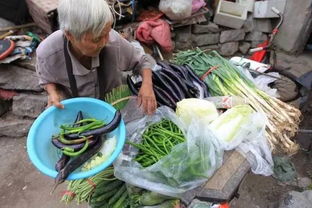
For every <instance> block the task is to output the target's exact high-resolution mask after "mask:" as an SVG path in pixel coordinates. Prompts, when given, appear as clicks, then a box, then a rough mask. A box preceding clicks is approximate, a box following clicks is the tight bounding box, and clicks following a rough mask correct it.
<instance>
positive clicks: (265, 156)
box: [236, 113, 274, 176]
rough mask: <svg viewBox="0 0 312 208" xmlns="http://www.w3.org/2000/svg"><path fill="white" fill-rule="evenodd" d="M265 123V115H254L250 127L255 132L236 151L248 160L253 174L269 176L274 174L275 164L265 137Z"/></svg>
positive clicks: (250, 132)
mask: <svg viewBox="0 0 312 208" xmlns="http://www.w3.org/2000/svg"><path fill="white" fill-rule="evenodd" d="M265 123H266V117H265V116H264V115H263V114H261V113H254V114H253V115H252V118H251V122H250V125H249V126H250V127H249V128H251V129H253V130H250V131H249V134H247V135H246V136H245V137H244V140H243V142H242V143H241V144H239V145H238V147H237V148H236V150H237V151H238V152H240V153H241V154H242V155H244V156H245V158H246V159H247V160H248V162H249V164H250V166H251V170H252V172H253V173H255V174H260V175H264V176H269V175H272V174H273V167H274V162H273V159H272V153H271V150H270V147H269V144H268V142H267V139H266V137H265Z"/></svg>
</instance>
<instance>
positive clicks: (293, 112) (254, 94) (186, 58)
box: [173, 49, 301, 154]
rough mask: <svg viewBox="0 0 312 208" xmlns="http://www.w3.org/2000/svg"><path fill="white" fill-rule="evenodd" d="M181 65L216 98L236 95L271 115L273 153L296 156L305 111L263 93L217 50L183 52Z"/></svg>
mask: <svg viewBox="0 0 312 208" xmlns="http://www.w3.org/2000/svg"><path fill="white" fill-rule="evenodd" d="M173 61H174V62H175V63H177V64H188V65H189V66H190V67H191V68H192V69H193V70H194V72H195V73H196V74H197V75H198V76H200V77H201V78H202V79H203V80H204V81H205V83H206V84H207V85H208V87H209V91H210V93H211V95H213V96H222V95H236V96H240V97H243V98H245V99H247V100H248V101H249V104H250V105H251V106H252V107H253V108H254V109H255V110H256V111H257V112H262V113H264V114H265V115H266V116H267V118H268V119H267V123H266V136H267V139H268V142H269V144H270V146H271V149H272V150H283V151H284V152H286V153H289V154H293V153H295V152H296V151H297V150H298V145H297V144H296V143H294V142H293V141H292V140H291V139H290V138H292V137H293V136H294V135H295V134H296V132H297V130H298V125H299V122H300V116H301V112H300V111H299V110H298V109H297V108H295V107H293V106H291V105H288V104H287V103H284V102H282V101H280V100H278V99H276V98H274V97H270V96H269V95H267V94H266V93H265V92H263V91H261V90H259V89H258V88H257V87H256V86H255V84H254V83H253V82H252V81H251V80H249V79H248V78H247V77H246V76H245V75H244V74H243V73H242V72H241V71H240V70H239V69H237V68H236V67H235V66H233V65H232V64H231V63H230V62H229V61H228V60H226V59H224V58H223V57H221V56H220V55H219V54H218V53H217V52H216V51H212V52H210V53H208V54H206V53H204V51H202V50H200V49H196V50H188V51H181V52H179V53H177V54H176V55H175V57H174V59H173Z"/></svg>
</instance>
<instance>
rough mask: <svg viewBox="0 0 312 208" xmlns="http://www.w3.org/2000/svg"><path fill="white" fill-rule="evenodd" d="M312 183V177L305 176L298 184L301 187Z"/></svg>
mask: <svg viewBox="0 0 312 208" xmlns="http://www.w3.org/2000/svg"><path fill="white" fill-rule="evenodd" d="M311 184H312V180H311V178H308V177H303V178H299V179H298V186H299V187H300V188H304V189H305V188H307V187H308V186H310V185H311Z"/></svg>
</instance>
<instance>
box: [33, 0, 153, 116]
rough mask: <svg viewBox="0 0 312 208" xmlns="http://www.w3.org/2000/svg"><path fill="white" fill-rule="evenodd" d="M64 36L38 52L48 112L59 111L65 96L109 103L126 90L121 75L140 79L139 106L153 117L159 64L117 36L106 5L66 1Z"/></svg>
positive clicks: (99, 0) (60, 10)
mask: <svg viewBox="0 0 312 208" xmlns="http://www.w3.org/2000/svg"><path fill="white" fill-rule="evenodd" d="M58 16H59V25H60V30H58V31H56V32H54V33H52V34H51V35H50V36H48V37H47V38H46V39H45V40H44V41H42V43H41V44H40V45H39V47H38V48H37V66H36V70H37V74H38V76H39V84H40V85H41V86H43V88H44V89H45V90H46V91H47V93H48V106H50V105H54V106H56V107H58V108H63V107H64V106H63V105H62V104H61V103H60V101H61V99H63V98H64V96H63V94H64V93H65V95H67V96H71V97H77V96H88V97H97V98H103V97H104V95H105V93H107V92H109V91H111V90H112V89H113V88H115V87H117V86H118V85H120V84H121V81H122V80H121V77H122V76H121V71H125V70H133V72H134V73H140V75H141V77H142V87H141V89H140V91H139V95H138V105H139V106H141V107H143V109H144V111H145V112H146V113H148V114H152V113H153V112H154V111H155V109H156V99H155V95H154V91H153V86H152V79H151V77H152V72H151V68H152V67H154V65H155V61H154V60H153V59H152V58H151V57H148V56H147V55H145V54H142V53H137V52H136V49H135V48H134V47H133V45H131V44H130V43H129V42H128V41H126V40H125V39H123V38H122V37H120V36H119V34H118V33H117V32H116V31H115V30H113V29H112V28H111V27H112V24H113V21H114V20H113V17H112V14H111V11H110V9H109V6H108V5H107V3H106V1H105V0H61V1H60V3H59V7H58Z"/></svg>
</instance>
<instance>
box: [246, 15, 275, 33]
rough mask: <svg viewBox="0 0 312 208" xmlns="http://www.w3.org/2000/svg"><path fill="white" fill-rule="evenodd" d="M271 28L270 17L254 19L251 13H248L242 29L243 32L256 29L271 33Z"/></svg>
mask: <svg viewBox="0 0 312 208" xmlns="http://www.w3.org/2000/svg"><path fill="white" fill-rule="evenodd" d="M272 29H273V27H272V23H271V19H255V18H253V15H252V14H249V15H248V18H247V20H246V21H245V23H244V26H243V30H244V31H245V32H252V31H258V32H265V33H271V32H272Z"/></svg>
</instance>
